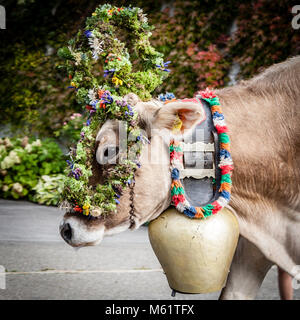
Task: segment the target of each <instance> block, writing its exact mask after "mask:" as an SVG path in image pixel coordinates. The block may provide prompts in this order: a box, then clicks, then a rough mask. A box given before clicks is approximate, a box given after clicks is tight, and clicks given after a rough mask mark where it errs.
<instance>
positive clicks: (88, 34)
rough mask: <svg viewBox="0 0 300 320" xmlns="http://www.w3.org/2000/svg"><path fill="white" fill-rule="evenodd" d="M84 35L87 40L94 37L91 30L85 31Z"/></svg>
mask: <svg viewBox="0 0 300 320" xmlns="http://www.w3.org/2000/svg"><path fill="white" fill-rule="evenodd" d="M84 35H85V36H86V37H87V38H90V37H91V36H92V31H91V30H86V31H84Z"/></svg>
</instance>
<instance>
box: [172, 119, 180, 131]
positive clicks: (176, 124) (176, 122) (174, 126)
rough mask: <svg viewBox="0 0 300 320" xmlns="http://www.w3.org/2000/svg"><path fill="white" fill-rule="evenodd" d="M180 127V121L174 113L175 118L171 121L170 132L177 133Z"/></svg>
mask: <svg viewBox="0 0 300 320" xmlns="http://www.w3.org/2000/svg"><path fill="white" fill-rule="evenodd" d="M181 127H182V121H181V120H180V118H179V116H178V114H177V115H176V118H175V120H174V123H173V127H172V132H173V133H179V131H180V129H181Z"/></svg>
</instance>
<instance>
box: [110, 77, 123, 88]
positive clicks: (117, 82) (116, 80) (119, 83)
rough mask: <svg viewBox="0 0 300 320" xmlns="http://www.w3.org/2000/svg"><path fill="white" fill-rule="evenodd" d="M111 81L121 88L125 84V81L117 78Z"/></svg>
mask: <svg viewBox="0 0 300 320" xmlns="http://www.w3.org/2000/svg"><path fill="white" fill-rule="evenodd" d="M111 81H112V83H113V84H114V85H115V86H118V85H120V86H121V85H122V84H123V81H122V80H121V79H119V78H117V77H113V78H112V79H111Z"/></svg>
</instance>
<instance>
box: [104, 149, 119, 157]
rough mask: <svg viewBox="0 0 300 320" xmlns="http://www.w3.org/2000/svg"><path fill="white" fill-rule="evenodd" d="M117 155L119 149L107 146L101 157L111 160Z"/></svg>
mask: <svg viewBox="0 0 300 320" xmlns="http://www.w3.org/2000/svg"><path fill="white" fill-rule="evenodd" d="M118 153H119V147H115V146H108V147H106V148H105V149H104V152H103V156H104V158H107V159H108V160H109V159H113V158H115V157H116V156H117V155H118Z"/></svg>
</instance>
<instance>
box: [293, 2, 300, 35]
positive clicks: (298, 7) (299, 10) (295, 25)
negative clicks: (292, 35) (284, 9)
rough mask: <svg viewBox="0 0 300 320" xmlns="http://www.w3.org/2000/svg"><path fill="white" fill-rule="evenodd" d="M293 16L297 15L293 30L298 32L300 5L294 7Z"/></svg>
mask: <svg viewBox="0 0 300 320" xmlns="http://www.w3.org/2000/svg"><path fill="white" fill-rule="evenodd" d="M292 14H295V16H294V18H293V20H292V28H293V29H295V30H298V29H300V4H298V5H296V6H293V8H292Z"/></svg>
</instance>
